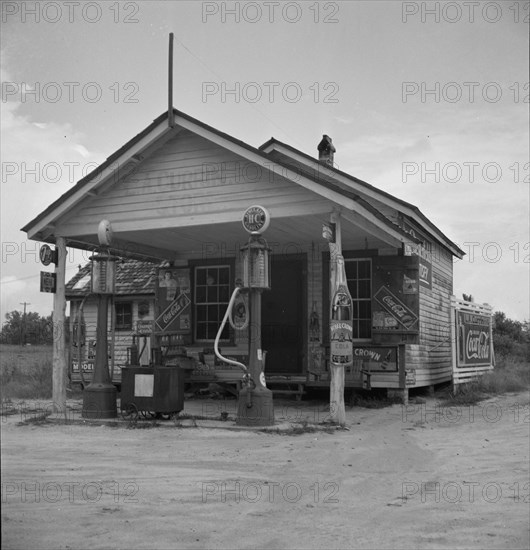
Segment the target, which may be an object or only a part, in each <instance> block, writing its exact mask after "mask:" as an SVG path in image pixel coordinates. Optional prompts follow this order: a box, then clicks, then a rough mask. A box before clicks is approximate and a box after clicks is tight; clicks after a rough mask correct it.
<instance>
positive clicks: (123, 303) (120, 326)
mask: <svg viewBox="0 0 530 550" xmlns="http://www.w3.org/2000/svg"><path fill="white" fill-rule="evenodd" d="M118 306H121V307H123V306H128V307H129V308H130V313H129V315H130V318H131V319H130V324H128V323H125V324H120V323H118V318H119V317H120V315H122V316H123V315H124V314H123V313H121V314H118ZM133 325H134V307H133V302H132V301H130V300H117V301H116V302H114V328H115V330H132V329H133Z"/></svg>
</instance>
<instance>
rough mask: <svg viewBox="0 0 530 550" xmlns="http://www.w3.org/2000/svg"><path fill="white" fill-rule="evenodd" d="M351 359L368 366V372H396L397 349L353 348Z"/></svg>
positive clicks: (378, 347) (377, 347) (380, 347)
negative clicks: (359, 360)
mask: <svg viewBox="0 0 530 550" xmlns="http://www.w3.org/2000/svg"><path fill="white" fill-rule="evenodd" d="M353 358H354V359H361V360H362V361H363V362H365V363H369V364H370V372H397V370H398V363H397V348H396V347H391V348H387V347H382V346H354V347H353Z"/></svg>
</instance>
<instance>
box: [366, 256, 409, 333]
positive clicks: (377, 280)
mask: <svg viewBox="0 0 530 550" xmlns="http://www.w3.org/2000/svg"><path fill="white" fill-rule="evenodd" d="M372 265H373V266H374V268H373V271H372V329H373V330H374V331H377V332H379V333H388V334H390V333H396V332H410V333H417V332H418V329H419V324H418V318H419V287H420V281H419V273H418V257H417V256H379V257H375V258H374V259H373V260H372Z"/></svg>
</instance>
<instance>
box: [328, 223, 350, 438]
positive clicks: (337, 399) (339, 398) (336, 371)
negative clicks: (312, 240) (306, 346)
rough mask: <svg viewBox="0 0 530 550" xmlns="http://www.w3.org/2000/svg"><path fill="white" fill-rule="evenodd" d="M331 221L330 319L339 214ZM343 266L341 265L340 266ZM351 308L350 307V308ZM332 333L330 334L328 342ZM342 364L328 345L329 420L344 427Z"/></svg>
mask: <svg viewBox="0 0 530 550" xmlns="http://www.w3.org/2000/svg"><path fill="white" fill-rule="evenodd" d="M331 223H332V224H334V227H335V242H334V243H333V242H331V241H330V243H329V251H330V256H331V257H330V264H329V265H330V294H329V295H330V297H331V298H332V299H331V300H330V305H331V307H330V320H331V319H332V318H333V297H334V296H335V295H336V293H337V290H338V285H337V269H338V267H339V266H338V265H337V260H338V258H339V257H341V258H342V232H341V225H340V215H339V214H338V213H336V212H334V213H333V214H331ZM342 268H343V267H342ZM350 309H351V308H350ZM331 323H333V321H332V320H331V321H330V331H331ZM331 339H332V335H330V344H332V342H331ZM344 368H345V367H344V365H340V364H338V363H337V362H334V361H333V353H332V346H331V345H330V357H329V370H330V376H331V380H330V386H329V389H330V396H329V411H330V418H331V421H332V422H334V423H336V424H339V426H342V427H344V426H345V425H346V409H345V406H344V377H345V373H344Z"/></svg>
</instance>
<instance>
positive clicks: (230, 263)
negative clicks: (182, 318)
mask: <svg viewBox="0 0 530 550" xmlns="http://www.w3.org/2000/svg"><path fill="white" fill-rule="evenodd" d="M215 268H228V299H227V301H226V302H220V301H217V302H215V303H214V302H211V303H210V302H201V303H198V302H197V287H198V286H202V285H198V284H197V273H198V272H199V270H201V269H215ZM190 269H191V287H192V288H191V292H192V315H191V317H192V339H193V342H194V343H196V344H203V345H213V343H214V341H215V338H212V339H208V338H199V337H198V336H197V328H198V326H199V321H198V319H197V317H198V316H197V308H198V306H201V305H218V306H219V305H221V306H223V305H224V306H226V307H228V304H229V303H230V296H231V295H232V292H233V291H234V280H235V259H234V258H212V259H211V260H203V261H195V262H190ZM224 311H226V309H225V310H224ZM222 316H224V312H223V314H222ZM222 316H221V318H220V319H219V322H220V321H221V320H222ZM206 323H208V321H206ZM227 326H228V338H227V339H220V340H219V342H220V343H221V344H223V345H224V346H233V345H234V342H235V335H234V331H233V329H232V327H231V326H230V325H229V324H228V323H227Z"/></svg>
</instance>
